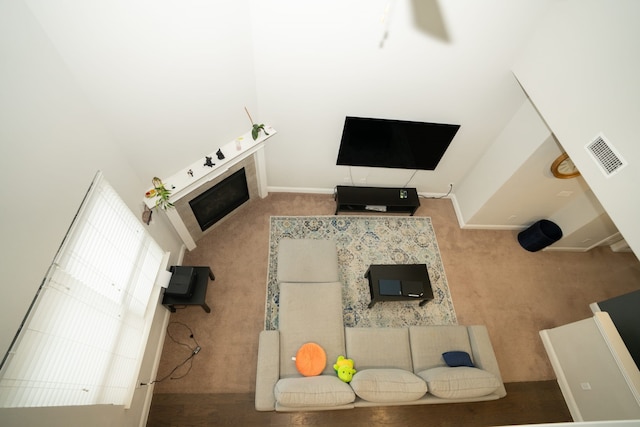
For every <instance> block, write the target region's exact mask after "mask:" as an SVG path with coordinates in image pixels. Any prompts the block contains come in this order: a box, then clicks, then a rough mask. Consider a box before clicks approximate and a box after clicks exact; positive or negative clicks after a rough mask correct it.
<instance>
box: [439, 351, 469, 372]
mask: <svg viewBox="0 0 640 427" xmlns="http://www.w3.org/2000/svg"><path fill="white" fill-rule="evenodd" d="M442 358H443V359H444V361H445V363H446V364H447V366H449V367H452V368H454V367H456V366H469V367H471V368H473V367H474V365H473V362H472V361H471V356H469V353H467V352H466V351H447V352H445V353H442Z"/></svg>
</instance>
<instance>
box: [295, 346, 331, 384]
mask: <svg viewBox="0 0 640 427" xmlns="http://www.w3.org/2000/svg"><path fill="white" fill-rule="evenodd" d="M294 360H295V361H296V368H297V369H298V372H300V373H301V374H302V375H304V376H305V377H312V376H315V375H320V374H321V373H322V371H324V368H325V366H327V353H325V351H324V349H323V348H322V347H320V346H319V345H318V344H316V343H314V342H308V343H306V344H303V345H302V347H300V349H299V350H298V353H296V357H294Z"/></svg>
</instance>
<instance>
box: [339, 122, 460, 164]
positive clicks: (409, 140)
mask: <svg viewBox="0 0 640 427" xmlns="http://www.w3.org/2000/svg"><path fill="white" fill-rule="evenodd" d="M458 129H460V125H451V124H443V123H427V122H411V121H405V120H388V119H372V118H364V117H349V116H347V117H346V118H345V121H344V128H343V130H342V139H341V141H340V150H339V151H338V161H337V164H338V165H343V166H369V167H380V168H400V169H422V170H435V168H436V166H438V163H439V162H440V159H442V156H443V155H444V153H445V151H446V150H447V148H448V147H449V144H451V141H452V140H453V138H454V137H455V135H456V133H457V132H458Z"/></svg>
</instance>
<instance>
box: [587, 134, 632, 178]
mask: <svg viewBox="0 0 640 427" xmlns="http://www.w3.org/2000/svg"><path fill="white" fill-rule="evenodd" d="M585 148H586V149H587V151H588V152H589V153H590V154H591V155H592V156H593V159H594V160H595V161H596V163H597V164H598V166H600V170H602V173H603V174H604V176H606V177H607V178H608V177H611V176H613V175H615V174H616V173H618V172H620V170H621V169H622V168H624V167H625V166H627V162H626V161H625V160H624V159H623V158H622V156H621V155H620V153H618V151H617V150H616V149H615V148H614V147H613V145H611V143H610V142H609V141H608V140H607V139H606V138H605V136H604V135H603V134H599V135H597V136H596V137H595V138H594V140H593V141H591V142H590V143H589V144H587V145H586V147H585Z"/></svg>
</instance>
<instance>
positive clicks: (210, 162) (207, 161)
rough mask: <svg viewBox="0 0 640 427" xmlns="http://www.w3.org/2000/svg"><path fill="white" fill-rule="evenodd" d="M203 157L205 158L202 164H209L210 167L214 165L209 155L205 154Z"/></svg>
mask: <svg viewBox="0 0 640 427" xmlns="http://www.w3.org/2000/svg"><path fill="white" fill-rule="evenodd" d="M205 159H206V162H204V166H209V167H210V168H212V167H214V166H215V163H213V162H212V161H211V157H209V156H206V157H205Z"/></svg>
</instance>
